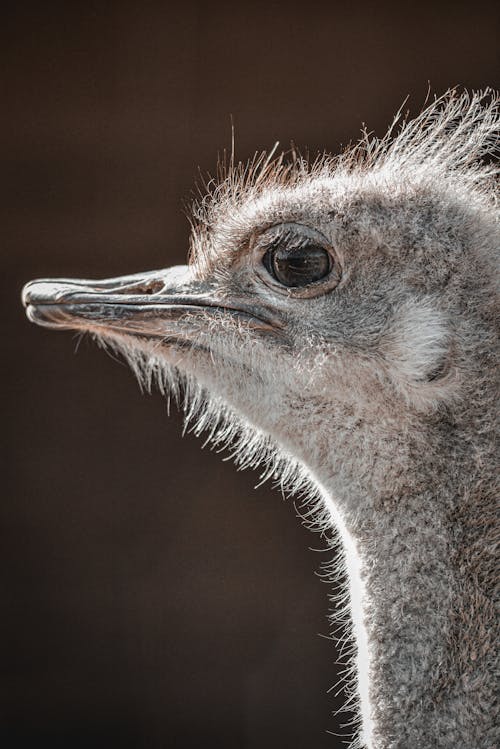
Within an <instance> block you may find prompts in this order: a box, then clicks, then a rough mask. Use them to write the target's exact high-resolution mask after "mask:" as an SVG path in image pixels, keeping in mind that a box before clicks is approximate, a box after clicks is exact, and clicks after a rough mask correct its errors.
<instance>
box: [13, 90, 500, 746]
mask: <svg viewBox="0 0 500 749" xmlns="http://www.w3.org/2000/svg"><path fill="white" fill-rule="evenodd" d="M497 130H498V117H497V109H496V102H495V101H492V100H491V96H490V97H489V98H488V97H487V99H486V101H484V99H483V97H482V96H481V95H474V96H472V97H468V96H467V95H462V96H457V95H455V94H449V95H447V96H446V97H444V98H443V99H441V100H438V101H437V102H435V103H434V104H433V105H432V106H430V107H429V108H428V109H427V110H425V111H424V112H423V113H422V114H421V115H420V116H419V117H418V118H417V119H416V120H413V121H411V122H406V123H403V125H402V127H401V128H400V130H399V133H398V134H396V135H393V134H392V132H391V131H390V132H389V134H388V135H387V136H386V137H385V138H384V139H382V140H381V141H377V140H375V139H370V138H369V137H368V136H367V135H366V136H365V137H364V139H363V140H362V141H361V143H360V144H359V145H358V146H356V147H355V148H353V149H350V150H349V151H348V152H347V153H345V154H344V155H343V156H340V157H338V158H332V157H329V156H324V157H322V158H320V159H318V160H316V161H315V162H314V163H313V164H309V163H307V162H306V161H305V160H303V159H301V158H297V157H295V158H294V159H292V160H291V162H290V163H287V162H286V160H285V159H284V158H283V157H275V156H274V155H271V156H269V157H268V156H266V155H261V156H260V157H258V158H256V159H255V160H254V161H253V162H252V163H251V164H250V165H247V166H242V165H234V164H231V165H230V168H229V169H228V170H227V173H225V174H223V175H222V179H221V180H220V181H219V182H218V183H217V184H216V185H215V186H213V188H212V189H211V191H210V194H209V195H208V196H207V197H204V198H203V199H202V200H201V201H200V202H199V203H198V204H197V205H196V206H195V209H194V221H193V234H192V246H191V253H190V262H189V265H187V266H180V267H175V268H171V269H168V270H160V271H157V272H156V271H154V272H147V273H143V274H138V275H133V276H123V277H120V278H113V279H109V280H106V281H100V282H95V281H83V280H65V279H63V280H58V281H54V280H40V281H35V282H32V283H30V284H28V285H27V286H26V287H25V289H24V303H25V305H26V307H27V314H28V317H29V319H30V320H32V321H33V322H36V323H38V324H40V325H43V326H46V327H50V328H72V329H77V330H81V331H88V332H90V333H92V334H93V335H95V336H96V338H97V339H98V340H99V341H100V342H102V343H103V344H104V345H106V346H110V347H112V348H114V349H116V350H119V351H120V352H121V353H122V354H123V355H124V356H125V357H126V358H127V359H128V361H129V362H130V364H131V365H132V367H133V369H134V370H135V372H136V373H137V375H138V376H139V378H140V380H141V382H142V383H143V384H144V385H145V386H146V387H149V386H150V385H151V383H152V382H153V381H155V380H156V381H157V382H158V383H159V386H160V388H161V389H162V390H164V391H169V392H173V393H174V394H177V393H178V392H179V386H180V385H181V386H182V387H181V389H184V391H185V394H186V409H187V413H188V418H195V419H196V425H197V426H196V428H197V429H198V430H200V431H202V430H205V429H208V430H209V435H210V437H211V439H212V440H213V441H214V442H216V443H217V442H218V443H220V442H227V441H229V442H232V443H233V445H235V456H236V458H237V460H239V461H240V462H241V463H243V464H244V465H255V464H257V463H259V462H260V463H264V464H265V469H264V474H265V475H274V476H276V477H279V478H280V479H281V480H282V481H283V482H284V483H285V484H288V485H291V487H292V488H294V489H297V488H298V486H304V485H306V486H307V487H309V488H310V489H311V493H314V494H315V496H316V498H317V499H318V500H319V501H318V502H317V503H316V519H317V520H318V522H319V524H320V525H324V524H330V523H331V519H332V516H334V519H335V522H336V523H337V524H340V525H341V526H342V527H343V528H344V529H346V533H347V534H352V537H353V538H355V539H356V544H357V545H358V546H360V547H361V550H362V549H364V548H365V547H366V548H369V547H370V544H372V545H373V539H374V538H376V539H377V540H378V544H379V545H378V549H379V551H378V552H377V553H378V554H379V557H380V558H383V553H384V552H383V549H384V548H385V546H384V544H388V543H389V539H392V540H391V543H392V541H393V539H394V529H392V530H390V531H389V530H387V527H388V526H389V525H390V524H391V523H394V522H396V521H395V520H394V518H396V517H400V519H401V517H402V516H400V515H399V514H398V513H403V509H402V508H404V513H405V517H406V519H407V518H408V516H409V515H411V513H413V512H414V508H415V507H416V508H417V509H418V512H419V513H423V515H421V516H420V515H419V517H420V520H419V522H420V523H423V525H424V526H425V525H426V523H430V524H431V525H432V523H433V522H434V520H433V518H434V516H435V515H436V506H435V504H436V502H435V501H434V500H433V503H434V504H432V505H429V506H428V504H426V503H425V502H423V501H422V497H435V496H436V489H437V486H438V485H439V484H440V482H442V481H443V476H445V475H447V474H446V470H447V469H446V466H449V461H454V465H455V466H456V471H457V472H458V473H459V474H460V475H464V474H465V473H467V472H468V474H469V475H470V472H471V471H472V472H473V471H474V470H476V469H477V466H478V465H480V463H481V461H483V459H484V457H485V453H484V450H483V452H482V453H481V450H480V448H479V447H477V448H475V447H471V444H472V443H471V439H469V436H470V430H471V429H474V428H475V427H474V426H473V425H476V426H477V425H478V424H480V423H484V419H485V414H486V413H487V411H488V409H489V405H488V404H491V398H492V395H491V394H492V390H491V388H492V385H491V373H492V360H491V350H492V344H493V341H494V325H493V320H494V311H493V303H494V289H493V279H494V274H495V269H494V262H495V261H494V257H493V256H492V248H494V247H497V246H498V229H497V227H496V224H495V209H494V183H493V179H494V175H495V167H494V165H493V164H492V163H491V160H490V161H489V162H488V160H485V159H484V157H485V156H486V154H488V153H490V152H491V148H492V141H493V139H494V137H495V135H496V133H497ZM464 440H465V441H466V444H467V445H468V450H469V452H468V453H467V455H468V458H467V459H469V458H470V457H471V456H470V453H471V451H472V452H473V453H474V450H475V453H474V455H473V456H472V463H471V464H469V463H467V466H468V468H467V470H466V469H465V468H464V466H465V465H466V460H465V457H464V453H463V452H461V445H462V447H463V441H464ZM467 440H468V442H467ZM474 460H476V463H474ZM464 461H465V462H464ZM474 466H475V468H474ZM445 481H448V479H445ZM453 481H455V479H453ZM453 481H452V479H451V478H450V482H451V483H453ZM453 486H456V482H455V483H454V484H453ZM416 496H417V497H418V498H419V500H418V501H417V500H415V505H412V504H411V502H412V498H414V497H416ZM450 501H451V500H450ZM445 504H447V501H445V500H444V499H443V505H445ZM447 506H448V505H447ZM448 509H449V508H448ZM452 509H453V508H452ZM415 512H417V510H415ZM437 512H438V514H439V513H440V512H441V509H440V508H438V510H437ZM426 513H427V514H426ZM433 513H434V514H433ZM440 517H441V515H440ZM405 522H406V521H405ZM401 523H403V520H402V519H401ZM401 527H402V526H401ZM433 528H434V525H433ZM384 529H385V530H384ZM398 532H399V531H398ZM391 553H392V552H391V551H390V549H389V548H388V547H387V554H388V555H389V556H390V554H391ZM387 575H389V572H387ZM388 584H389V583H388ZM391 584H392V583H391ZM395 584H396V585H397V582H395ZM376 585H379V586H380V581H379V582H378V583H374V586H375V587H376ZM401 585H403V583H401ZM377 590H379V588H377ZM373 595H375V594H373ZM377 595H380V596H382V593H380V594H378V593H377ZM401 596H402V594H401ZM396 597H397V595H396ZM366 616H369V615H367V614H365V620H366ZM381 617H382V615H381ZM360 619H362V617H361V616H360ZM377 622H378V623H377ZM372 625H373V626H372V631H373V632H376V631H378V630H377V626H379V628H380V627H381V626H382V619H380V621H378V620H377V621H376V622H372ZM359 626H360V627H361V626H362V625H361V624H360V625H359ZM355 629H356V624H355ZM358 634H360V633H358ZM360 637H361V634H360ZM358 651H359V652H362V648H361V645H358ZM391 657H393V656H391ZM436 657H438V655H437V656H436ZM439 657H441V656H439ZM443 657H444V656H443ZM379 661H380V662H382V661H383V656H382V655H381V656H380V658H379ZM358 667H359V668H358V671H362V668H363V667H362V665H361V664H359V663H358ZM384 668H386V669H387V668H388V666H387V665H385V666H384ZM382 670H383V669H382ZM398 673H399V672H398ZM375 680H376V679H375ZM415 689H416V687H415ZM363 690H364V687H362V686H360V691H361V692H362V693H363ZM365 692H366V694H365V697H364V698H363V694H362V701H363V700H364V703H365V713H366V715H365V728H364V730H365V733H364V736H365V738H364V740H365V741H366V742H367V743H369V744H370V745H372V744H371V741H372V738H370V737H371V736H372V733H373V731H375V733H373V736H375V738H374V739H373V741H375V740H376V736H377V735H380V736H383V735H386V736H388V735H391V734H390V731H391V730H392V729H390V728H387V725H388V723H389V721H390V720H392V719H393V717H394V714H395V711H396V708H394V710H393V711H392V712H391V711H389V717H387V720H386V721H385V723H384V720H385V718H384V716H386V715H387V710H385V712H384V710H382V708H381V707H380V704H384V705H386V702H384V699H386V698H385V697H384V698H381V699H380V704H375V705H373V704H372V705H370V704H369V703H370V695H369V694H368V688H366V690H365ZM371 699H372V702H373V694H372V698H371ZM384 709H385V708H384ZM377 710H379V713H380V714H378V713H377ZM380 710H382V712H380ZM368 713H370V715H371V717H370V715H368ZM382 713H383V714H382ZM373 716H375V717H373ZM391 716H392V717H391ZM372 719H374V720H375V721H378V723H377V725H378V728H377V726H375V728H373V727H370V725H371V721H372ZM384 726H385V728H384ZM377 730H378V731H379V734H377ZM384 731H385V734H384ZM373 745H374V746H375V745H377V746H379V745H380V746H384V747H385V746H386V745H387V746H391V747H392V746H400V744H389V743H387V744H383V743H380V744H378V743H377V744H373ZM403 745H404V746H409V745H411V743H408V744H401V746H403ZM429 745H430V744H429ZM443 746H444V745H443ZM446 746H448V745H446ZM450 746H451V744H450Z"/></svg>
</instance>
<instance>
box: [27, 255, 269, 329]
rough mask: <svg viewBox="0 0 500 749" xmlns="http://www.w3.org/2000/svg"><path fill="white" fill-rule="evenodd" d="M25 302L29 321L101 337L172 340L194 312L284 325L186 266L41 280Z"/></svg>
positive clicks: (261, 326)
mask: <svg viewBox="0 0 500 749" xmlns="http://www.w3.org/2000/svg"><path fill="white" fill-rule="evenodd" d="M22 300H23V304H24V306H25V307H26V314H27V316H28V319H29V320H31V322H35V323H37V324H38V325H42V326H44V327H47V328H59V329H76V330H90V331H94V332H98V333H101V334H103V335H105V334H106V332H109V333H119V334H126V335H132V336H140V337H145V338H168V336H169V335H174V334H176V333H180V332H181V330H180V329H178V328H179V325H180V326H181V327H185V325H183V324H182V323H183V322H184V323H185V322H186V320H188V321H189V322H192V321H193V314H195V315H196V313H198V314H200V313H203V316H204V317H205V318H206V316H207V315H208V316H209V317H217V316H220V315H224V316H225V317H227V316H228V315H229V316H231V317H233V318H235V319H237V320H238V321H240V322H241V323H243V324H245V325H246V326H249V327H251V328H254V329H258V330H262V331H276V328H277V327H278V328H279V327H281V326H280V325H279V323H278V321H277V320H275V319H272V317H273V316H271V314H270V312H269V311H267V310H264V309H262V310H256V309H255V305H254V304H253V303H252V306H250V304H248V303H245V302H243V301H241V300H235V301H234V302H233V301H232V300H227V299H224V301H222V300H220V299H218V298H217V292H216V290H215V288H214V286H213V285H211V284H209V283H204V282H200V281H196V280H194V279H193V278H192V276H191V272H190V269H189V268H188V266H184V265H182V266H175V267H173V268H169V269H167V270H160V271H150V272H146V273H138V274H136V275H131V276H120V277H118V278H110V279H106V280H102V281H90V280H86V279H40V280H36V281H31V282H30V283H28V284H26V286H25V287H24V289H23V292H22ZM188 327H189V324H188ZM184 332H185V333H186V335H187V334H188V330H187V329H186V330H185V331H184Z"/></svg>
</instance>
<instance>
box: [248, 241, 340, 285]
mask: <svg viewBox="0 0 500 749" xmlns="http://www.w3.org/2000/svg"><path fill="white" fill-rule="evenodd" d="M262 262H263V263H264V265H265V267H266V268H267V270H268V272H269V273H270V274H271V275H272V276H274V278H275V279H276V281H278V282H279V283H281V284H283V286H288V287H295V288H296V287H300V286H308V285H309V284H311V283H315V282H316V281H320V280H321V279H322V278H325V277H326V276H327V275H328V274H329V273H330V271H331V269H332V260H331V257H330V254H329V253H328V252H327V251H326V250H325V249H323V247H318V245H314V244H306V245H304V246H303V247H297V248H294V247H292V248H290V249H289V248H288V247H287V246H283V245H280V246H278V247H275V248H272V249H270V250H268V251H267V252H266V254H265V255H264V257H263V258H262Z"/></svg>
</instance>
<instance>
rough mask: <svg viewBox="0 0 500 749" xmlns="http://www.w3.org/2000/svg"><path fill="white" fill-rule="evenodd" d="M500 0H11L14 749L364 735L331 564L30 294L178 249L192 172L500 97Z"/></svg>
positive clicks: (275, 501)
mask: <svg viewBox="0 0 500 749" xmlns="http://www.w3.org/2000/svg"><path fill="white" fill-rule="evenodd" d="M495 6H496V4H495V3H493V2H491V3H490V2H483V0H476V2H474V3H473V4H471V3H460V2H441V3H436V2H426V1H425V0H424V1H423V2H420V3H418V5H417V4H415V6H414V7H412V6H411V5H410V4H408V3H385V4H381V3H367V2H357V3H344V2H342V3H341V2H336V0H330V1H329V2H323V3H321V2H309V3H304V4H299V3H295V4H294V3H287V4H284V3H283V4H278V3H273V2H266V3H259V2H252V3H249V2H247V3H241V4H234V3H224V2H219V3H212V4H209V3H203V2H185V3H176V4H174V3H167V2H164V3H159V2H149V3H139V2H135V3H129V2H107V3H97V2H92V0H87V2H85V3H78V2H75V3H62V2H60V3H58V2H53V3H32V4H29V3H19V4H14V3H12V4H10V6H9V9H4V10H3V11H2V23H1V31H0V34H1V36H2V39H1V44H0V49H1V53H0V54H1V55H2V58H3V59H2V65H1V77H2V87H1V92H2V93H1V97H2V105H3V106H2V110H3V114H2V118H1V123H0V128H1V131H2V137H1V143H2V147H3V154H2V179H1V185H2V192H3V196H2V199H1V204H0V205H1V208H0V210H1V212H2V219H1V229H0V231H1V234H2V242H1V247H0V252H1V260H2V274H1V283H2V286H3V289H2V294H1V304H2V314H1V330H2V341H3V355H4V356H3V366H2V373H3V376H4V378H5V382H4V384H3V393H4V396H5V398H4V405H3V413H4V427H3V436H4V437H5V445H4V448H3V451H2V455H3V457H4V459H5V464H4V467H3V472H2V477H3V481H2V500H1V503H0V530H1V534H2V542H1V546H0V555H1V562H0V577H1V615H0V664H1V665H0V745H1V746H2V747H5V748H6V749H18V748H19V749H20V748H21V747H22V749H24V748H25V747H41V746H46V745H47V746H51V747H53V748H54V749H58V748H59V747H65V749H66V748H68V749H72V748H73V747H78V748H81V749H90V748H91V747H92V748H93V747H106V748H107V749H114V747H120V748H121V749H129V748H130V749H132V748H134V749H146V747H148V748H150V749H159V748H160V747H161V748H163V747H170V746H175V747H178V748H179V749H187V748H188V747H189V748H191V747H198V746H217V747H220V748H221V749H225V748H226V747H227V748H229V747H231V749H235V748H236V747H237V748H240V747H241V748H243V749H257V748H259V749H266V747H278V748H279V747H287V749H299V747H300V749H303V748H304V747H325V748H326V747H329V749H336V748H339V747H342V746H345V742H346V740H347V739H348V737H349V735H350V730H351V729H350V728H349V726H344V727H343V726H342V724H343V723H345V722H346V721H348V720H349V715H335V714H334V711H335V710H337V709H338V708H339V707H340V705H341V704H342V695H341V694H340V695H338V696H335V692H336V691H337V690H336V689H333V690H332V689H331V688H332V686H333V685H335V684H336V682H337V680H338V678H339V675H338V670H339V666H338V665H337V664H336V661H337V660H338V652H337V650H336V647H335V645H334V643H332V642H331V641H330V640H329V639H328V635H329V625H328V621H327V614H328V610H329V604H328V600H327V594H328V592H329V590H330V589H329V586H327V585H325V584H323V583H322V581H321V580H320V578H319V577H318V575H316V574H315V573H316V572H319V571H320V565H321V562H327V561H328V558H329V555H328V554H326V553H325V552H324V551H321V549H324V541H322V540H321V538H319V537H317V536H315V535H314V534H312V533H311V532H310V531H308V530H307V529H306V528H304V527H303V526H302V525H301V523H300V521H299V520H298V518H297V512H296V509H295V507H294V503H293V501H292V500H290V499H288V500H287V501H284V500H283V498H282V496H281V495H280V493H279V492H278V491H276V490H273V489H272V487H269V486H263V487H260V488H258V489H254V485H255V484H256V483H257V482H258V476H257V475H256V474H252V473H250V472H246V473H238V472H236V470H235V468H234V466H233V465H232V464H231V463H230V462H227V461H226V462H223V461H222V460H221V456H220V455H217V454H213V453H211V452H209V451H208V450H207V449H205V450H202V449H201V447H202V443H201V441H200V440H196V439H195V438H194V437H192V436H191V435H189V434H187V435H185V436H184V437H182V436H181V429H182V419H181V417H180V415H179V414H178V413H177V412H176V411H175V409H173V411H172V413H171V415H170V417H168V416H167V411H166V405H165V401H164V400H163V399H162V398H161V397H160V396H159V395H157V394H155V395H152V396H144V395H141V393H140V391H139V388H138V387H137V384H136V382H135V381H134V378H133V376H132V374H131V373H130V372H129V371H128V369H127V368H126V367H125V366H123V365H120V364H119V363H117V362H116V361H113V360H112V359H111V358H110V357H108V356H106V354H104V353H103V352H102V351H100V350H98V349H97V348H96V347H95V346H94V345H92V344H91V343H90V342H89V341H87V340H83V341H82V342H81V344H80V346H79V348H78V351H77V352H76V339H75V338H74V336H72V334H71V333H57V334H56V333H53V332H49V331H46V330H42V329H40V328H36V327H35V326H33V325H30V324H29V323H28V322H27V320H26V319H25V317H24V312H23V310H22V308H21V304H20V301H19V292H20V289H21V286H22V284H23V283H25V282H26V281H28V280H30V279H32V278H36V277H38V276H49V277H50V276H69V277H71V276H75V277H105V276H113V275H120V274H124V273H132V272H136V271H139V270H143V269H153V268H159V267H163V266H168V265H171V264H176V263H182V262H184V260H185V257H186V251H187V245H188V222H187V220H186V218H185V216H184V214H183V204H184V203H185V202H186V201H189V199H190V196H191V190H192V187H193V184H194V180H195V178H196V175H197V172H198V168H199V169H200V170H201V171H202V172H203V173H204V172H206V171H210V170H211V171H214V169H215V165H216V160H217V153H218V151H221V150H222V149H224V148H227V147H230V142H231V119H230V118H231V116H232V117H233V119H234V123H235V132H236V156H237V158H240V159H246V158H248V157H250V156H251V155H252V154H253V153H254V151H255V150H261V149H266V148H270V147H272V145H273V144H274V142H275V141H276V140H279V141H280V142H281V144H282V145H283V147H284V148H288V146H289V144H290V141H291V140H293V141H294V142H296V143H297V144H298V145H299V146H300V147H301V148H303V149H306V148H308V149H309V151H310V152H311V153H312V154H314V153H315V152H316V151H317V150H323V149H326V150H328V151H332V152H336V151H337V150H338V149H339V148H340V147H341V145H342V144H344V145H345V144H346V143H348V142H349V141H350V140H352V139H356V138H357V136H358V133H359V130H360V127H361V125H362V123H363V122H366V123H367V125H368V127H369V129H372V130H374V131H375V133H377V134H379V135H382V134H383V133H384V131H385V129H386V127H387V126H388V124H389V123H390V121H391V118H392V116H393V115H394V113H395V112H396V111H397V109H398V108H399V106H400V105H401V104H402V102H403V100H404V99H405V98H406V97H407V96H408V95H409V97H410V98H409V100H408V104H407V106H408V107H409V109H410V111H412V112H413V113H417V112H418V111H419V109H420V108H421V106H422V104H423V103H424V100H425V98H426V95H427V92H428V88H429V84H430V87H431V90H432V92H433V93H436V94H440V93H442V92H443V91H444V90H445V89H447V88H448V87H449V86H452V85H456V84H458V85H462V86H465V87H467V88H472V89H475V88H480V87H484V86H486V85H493V86H495V85H498V72H499V68H498V63H499V60H498V52H497V50H498V21H499V15H498V8H496V7H495Z"/></svg>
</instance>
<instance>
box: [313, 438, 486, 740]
mask: <svg viewBox="0 0 500 749" xmlns="http://www.w3.org/2000/svg"><path fill="white" fill-rule="evenodd" d="M369 442H370V440H367V437H366V434H365V435H363V436H362V438H361V440H360V441H358V442H357V443H355V444H352V443H351V444H349V440H346V444H345V445H344V451H343V453H342V451H340V454H339V451H338V450H336V451H335V452H336V454H335V457H334V458H333V459H332V464H333V465H332V466H331V469H330V470H327V471H325V470H324V462H323V469H322V471H319V470H318V471H313V472H314V473H315V475H316V476H317V477H319V481H318V483H319V485H320V489H321V493H322V495H323V498H324V501H325V504H326V506H327V508H328V511H329V515H330V519H331V523H332V525H333V526H334V527H335V528H336V529H337V530H338V531H339V532H340V536H341V538H342V542H343V547H344V553H345V559H346V567H347V572H348V579H349V588H350V600H351V619H352V626H353V630H352V631H353V636H354V638H355V641H356V645H357V655H356V663H355V665H356V671H357V682H358V683H357V687H358V693H359V697H360V700H359V702H360V713H361V723H362V726H361V732H360V739H359V742H360V743H359V745H360V746H363V747H365V746H366V747H367V748H368V749H410V748H411V747H417V746H418V747H441V748H442V749H452V748H453V749H472V747H475V749H482V748H483V747H484V749H490V748H491V747H493V746H494V745H496V741H497V740H498V736H497V737H496V738H495V736H494V732H495V730H496V729H495V727H494V726H495V720H494V717H493V712H494V694H495V688H494V678H493V673H494V660H495V655H494V654H495V646H494V641H493V629H494V621H495V617H494V611H493V602H492V600H491V597H490V591H489V586H490V583H491V582H492V580H493V577H494V572H493V570H494V566H495V562H494V557H493V556H492V555H490V554H489V549H487V550H486V553H484V551H485V550H484V548H483V549H482V552H481V546H482V544H483V543H484V542H486V545H487V546H488V539H487V538H486V536H487V534H485V527H484V518H481V517H480V515H481V513H483V514H484V512H486V513H488V512H489V509H491V507H492V501H493V496H494V495H493V493H491V492H490V490H489V488H488V486H485V485H484V484H481V483H480V482H479V483H478V481H477V480H474V479H472V478H471V480H470V481H469V485H467V482H465V484H463V483H462V484H458V483H457V478H456V474H457V470H458V469H457V466H456V462H455V463H454V462H453V461H452V462H451V463H450V462H449V461H450V460H451V458H450V456H448V459H447V460H443V461H442V465H441V466H440V467H439V468H438V475H439V473H440V474H441V475H440V481H439V482H438V483H437V482H436V478H435V476H436V466H435V465H434V464H432V465H429V463H431V462H432V461H435V454H436V453H435V451H434V452H433V451H432V449H430V450H429V457H426V453H425V450H424V451H423V452H421V453H420V455H419V457H418V458H410V457H409V456H410V455H411V453H412V450H407V451H406V455H407V459H406V464H405V465H402V464H401V462H398V461H397V460H396V459H395V455H396V454H397V451H398V450H399V452H400V453H401V444H397V445H396V444H393V445H392V446H391V444H390V440H389V441H388V442H387V444H386V445H385V447H384V446H382V447H381V442H378V445H377V448H378V449H377V450H376V451H375V453H374V450H373V447H374V446H373V444H372V445H370V444H367V443H369ZM337 444H338V443H337ZM420 447H422V445H421V446H420ZM363 450H368V451H370V454H371V455H373V454H377V456H378V457H377V459H376V460H375V461H373V462H372V464H371V466H370V468H369V470H365V471H364V472H363V471H362V470H361V465H357V466H356V462H357V461H356V457H354V458H353V456H356V455H358V456H359V455H362V453H363ZM384 452H385V454H384ZM323 455H324V452H323ZM358 462H359V463H360V464H362V461H358ZM450 466H451V469H450ZM470 468H471V466H469V469H470ZM356 469H357V470H358V473H357V476H356ZM458 473H460V475H461V476H462V477H463V475H464V473H466V471H465V470H464V467H463V466H462V467H461V469H460V470H458ZM431 475H432V480H431V479H430V478H429V477H430V476H431ZM470 475H471V476H472V474H470ZM355 476H356V477H355ZM382 477H383V480H382ZM387 487H391V492H390V493H389V492H388V491H387ZM478 487H479V488H478ZM493 545H494V544H493V543H491V548H493ZM356 746H357V745H356Z"/></svg>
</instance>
